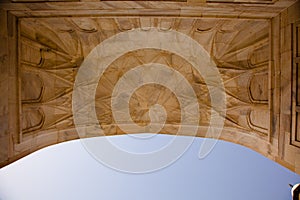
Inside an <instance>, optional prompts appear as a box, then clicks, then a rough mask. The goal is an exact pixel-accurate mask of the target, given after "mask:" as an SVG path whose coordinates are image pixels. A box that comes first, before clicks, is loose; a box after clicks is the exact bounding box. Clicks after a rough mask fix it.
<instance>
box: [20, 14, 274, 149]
mask: <svg viewBox="0 0 300 200" xmlns="http://www.w3.org/2000/svg"><path fill="white" fill-rule="evenodd" d="M149 27H152V28H156V29H158V30H160V31H168V30H175V31H178V32H180V33H183V34H186V35H188V36H189V37H191V38H193V39H194V40H195V41H196V42H197V43H199V44H200V45H201V46H203V47H204V49H205V50H206V51H207V52H208V53H209V54H210V57H211V59H212V60H213V61H214V62H215V63H216V65H217V67H218V69H219V73H220V75H221V78H222V79H223V83H224V86H225V92H226V101H227V103H226V107H227V110H226V115H225V116H224V120H225V126H224V131H223V132H224V134H225V135H224V136H223V139H226V140H230V141H231V140H237V141H236V142H240V143H243V141H242V140H240V139H238V138H239V137H237V138H232V136H230V134H231V132H232V131H235V132H238V133H240V134H241V135H244V136H247V135H249V136H250V135H253V134H254V135H256V136H257V137H259V138H261V139H262V141H263V140H265V141H266V142H268V136H269V134H270V132H269V127H270V124H269V121H270V120H269V119H270V111H269V92H268V91H269V85H268V84H269V83H268V82H269V76H268V73H269V51H270V49H269V41H270V40H269V37H270V36H269V23H268V22H267V21H262V20H259V21H256V20H245V19H193V18H157V17H142V18H88V17H78V18H23V19H21V20H20V25H19V29H20V36H19V46H20V55H19V57H20V65H19V71H20V83H19V84H20V91H21V93H20V100H21V110H20V111H21V112H20V122H21V128H22V131H21V134H20V137H21V140H20V141H21V143H22V141H23V142H24V141H26V140H27V139H30V138H31V139H32V137H34V135H35V134H41V133H46V132H47V133H52V134H57V133H58V132H59V131H62V130H71V129H74V122H73V117H72V116H73V113H72V91H73V85H74V81H75V78H76V73H77V71H78V68H79V67H80V65H81V63H82V61H83V60H84V58H85V57H86V56H87V55H88V54H89V53H90V52H91V50H92V49H93V48H94V47H96V46H97V45H98V44H100V43H101V42H103V41H105V40H106V39H108V38H110V37H111V36H113V35H115V34H117V33H120V32H124V31H128V30H133V29H137V28H140V29H141V30H143V31H148V30H149ZM253 27H255V29H253ZM147 63H160V64H163V65H166V66H168V67H171V68H173V69H175V70H176V71H178V72H179V73H180V74H182V75H183V76H184V77H185V78H186V79H187V80H188V82H189V84H190V85H192V87H193V89H194V91H195V93H196V95H197V98H198V103H199V108H200V113H199V114H200V121H199V123H198V125H199V127H208V125H209V123H210V118H211V113H210V109H211V102H210V96H209V93H208V89H207V85H206V83H205V81H204V79H203V77H202V75H201V74H199V73H198V72H197V71H195V70H194V69H193V67H192V66H191V64H190V63H189V62H188V61H187V60H185V59H183V58H182V57H180V55H176V54H174V53H171V52H167V51H161V50H156V49H144V50H139V51H133V52H128V53H127V54H124V55H123V56H121V57H119V58H118V59H116V60H115V61H114V62H113V63H111V64H110V66H109V67H108V68H107V70H106V71H105V72H104V74H103V75H102V77H100V79H99V82H98V87H97V92H96V96H95V98H96V104H95V108H96V112H97V117H98V121H99V124H100V125H101V126H102V128H103V130H104V131H105V134H107V135H112V134H121V133H124V132H122V131H121V130H120V129H119V128H118V124H116V123H115V121H114V118H113V115H112V109H111V98H112V91H113V89H114V87H115V85H116V83H117V82H118V80H119V79H120V78H121V77H122V76H123V75H124V74H125V73H126V72H127V71H128V70H130V69H132V68H135V67H137V66H139V65H144V64H147ZM166 78H170V77H166ZM155 104H160V105H162V106H164V108H165V109H166V112H167V114H168V115H167V116H168V117H167V120H166V124H165V125H164V128H163V129H162V130H161V133H169V134H176V131H177V129H178V125H179V124H180V117H179V116H180V113H181V110H180V106H179V103H178V101H177V99H176V98H175V96H174V94H172V92H171V91H169V90H168V89H167V88H164V87H162V86H160V85H155V84H154V85H153V84H150V85H146V86H144V87H141V88H139V89H138V90H137V91H135V93H134V94H133V96H132V97H131V100H130V102H129V107H130V114H131V118H132V119H133V121H134V122H135V123H137V124H139V125H141V126H143V125H146V124H147V123H149V118H148V111H149V108H150V107H151V106H152V105H155ZM191 120H193V119H191ZM124 123H129V121H128V122H124ZM202 132H203V131H201V130H199V133H198V134H199V136H202V134H203V133H202ZM75 133H76V131H75ZM226 134H228V135H226ZM247 137H248V136H247ZM16 141H18V140H16ZM49 144H50V143H49Z"/></svg>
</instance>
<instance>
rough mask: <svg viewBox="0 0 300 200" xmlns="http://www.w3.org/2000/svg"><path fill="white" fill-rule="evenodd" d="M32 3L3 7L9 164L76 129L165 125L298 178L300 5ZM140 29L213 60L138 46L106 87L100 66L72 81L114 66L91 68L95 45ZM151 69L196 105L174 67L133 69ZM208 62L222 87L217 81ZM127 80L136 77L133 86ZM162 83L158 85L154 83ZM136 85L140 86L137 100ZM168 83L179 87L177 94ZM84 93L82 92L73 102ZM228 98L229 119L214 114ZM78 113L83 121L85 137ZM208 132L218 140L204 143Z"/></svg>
mask: <svg viewBox="0 0 300 200" xmlns="http://www.w3.org/2000/svg"><path fill="white" fill-rule="evenodd" d="M26 2H29V3H26ZM26 2H24V1H22V0H14V1H13V2H11V3H1V4H0V16H1V17H0V20H1V21H0V23H1V27H4V28H3V29H1V30H0V40H1V41H0V42H1V46H0V69H1V74H0V81H1V82H0V83H1V85H0V92H1V99H0V108H1V110H0V120H1V122H0V130H1V133H0V150H1V151H0V152H1V153H0V165H1V166H4V165H7V164H8V163H10V162H12V161H14V160H16V159H19V158H21V157H23V156H25V155H27V154H29V153H31V152H33V151H35V150H37V149H40V148H43V147H45V146H48V145H51V144H56V143H59V142H64V141H68V140H72V139H77V138H79V136H81V137H83V136H82V135H80V134H79V132H78V130H79V129H80V130H81V129H82V130H85V131H86V132H87V134H86V135H84V137H94V136H101V135H117V134H125V133H139V132H142V131H143V132H152V131H153V132H156V130H157V129H158V128H161V129H160V131H159V132H160V133H162V134H177V132H178V131H179V130H181V129H184V130H187V132H184V133H181V134H184V135H191V132H192V131H193V130H195V126H196V127H197V129H196V130H197V131H196V135H197V136H199V137H214V138H220V139H222V140H226V141H230V142H234V143H237V144H241V145H244V146H246V147H249V148H251V149H253V150H255V151H257V152H259V153H261V154H262V155H264V156H266V157H268V158H270V159H273V160H274V161H276V162H278V163H279V164H281V165H284V166H285V167H288V168H289V169H291V170H293V171H296V172H297V173H299V162H300V161H299V160H300V158H299V155H300V154H299V151H300V145H299V143H300V134H299V133H298V132H299V128H300V120H299V119H300V117H299V115H300V114H299V112H300V109H299V106H300V105H299V101H300V95H299V94H300V92H299V87H298V86H299V84H300V81H299V80H298V79H299V73H297V71H296V69H295V68H296V67H297V62H298V61H299V52H296V51H297V49H300V46H299V45H300V44H299V42H298V41H296V39H295V35H297V34H298V35H299V30H298V29H297V27H299V20H300V18H299V12H298V9H297V8H299V5H300V3H299V1H294V0H292V1H291V0H278V1H268V0H261V1H257V0H236V1H222V2H221V1H218V0H212V1H202V0H191V1H187V2H181V1H172V2H166V1H161V2H159V1H153V2H152V1H145V2H134V1H116V2H113V3H109V2H106V1H100V2H99V1H92V0H85V1H78V2H75V1H72V0H69V1H68V0H65V1H63V0H62V2H51V1H50V2H42V1H39V3H34V4H33V3H30V2H31V1H26ZM32 2H34V0H32ZM137 29H141V31H142V32H143V31H144V33H146V32H147V31H151V30H152V29H155V30H157V31H158V32H162V33H170V32H172V31H175V32H178V33H180V34H184V35H186V36H188V37H189V38H192V39H193V40H194V41H195V42H196V44H198V45H199V46H201V48H202V47H203V52H205V51H206V52H207V54H206V53H203V54H196V53H195V52H196V49H193V46H189V47H188V48H187V47H185V45H184V44H186V43H187V41H181V40H180V39H177V38H175V39H174V40H173V41H172V40H170V39H168V38H167V39H166V40H165V41H164V42H167V43H176V44H178V45H179V46H182V47H185V48H184V49H182V52H178V53H174V52H172V51H168V50H166V49H155V48H145V49H135V50H132V51H130V52H127V53H125V54H122V55H120V56H119V57H117V58H115V59H113V62H111V63H109V65H108V66H106V69H105V70H104V72H103V74H101V77H99V80H98V79H97V78H94V76H92V75H93V74H97V73H98V71H97V69H96V68H93V67H90V68H89V69H88V70H87V71H84V72H81V73H85V74H84V75H85V77H87V78H88V77H91V79H92V80H90V82H84V81H82V80H77V79H76V75H78V71H79V69H80V68H79V67H80V66H81V65H82V64H83V62H86V63H85V64H86V65H90V66H98V65H99V63H101V62H103V61H104V60H109V59H110V58H109V57H103V56H102V55H104V53H105V52H98V53H97V56H96V57H93V58H92V59H89V57H88V55H89V54H90V53H91V51H92V50H93V49H94V48H95V47H96V46H97V45H99V44H104V41H106V39H108V38H112V37H114V36H116V35H117V34H119V33H124V32H127V31H132V30H137ZM297 31H298V32H297ZM133 39H134V38H122V39H120V40H118V41H116V42H115V43H114V44H113V46H110V47H109V49H107V51H111V52H116V54H117V53H118V52H122V50H124V48H126V46H125V47H124V45H123V44H129V43H128V41H131V40H133ZM150 39H151V38H145V43H147V44H151V43H156V42H157V41H155V40H153V41H150ZM152 39H153V38H152ZM157 39H159V38H157ZM298 40H299V39H298ZM2 44H3V45H2ZM134 45H135V44H132V46H134ZM163 45H164V44H162V46H163ZM166 46H168V45H166ZM169 46H170V45H169ZM292 46H293V48H292ZM181 53H182V54H181ZM180 54H181V55H180ZM183 54H184V55H185V56H183ZM105 55H106V54H105ZM186 55H188V56H186ZM205 55H206V56H205ZM208 56H209V58H210V59H207V58H208ZM198 59H202V61H203V62H201V63H200V65H201V67H202V68H203V69H206V70H204V71H202V73H200V72H199V71H198V70H196V69H195V67H194V66H193V64H194V63H197V62H198ZM293 62H294V63H293ZM151 63H152V64H153V63H155V64H156V65H159V66H161V67H162V66H164V67H166V69H172V70H174V71H176V72H178V73H179V74H180V75H181V76H182V77H183V78H184V79H185V80H186V83H187V84H188V85H190V86H191V88H192V90H193V92H194V94H195V96H193V93H192V92H190V91H189V90H188V89H186V88H185V87H184V86H183V85H184V84H185V82H184V81H183V80H182V79H181V78H179V77H180V76H178V75H176V74H175V72H172V70H165V71H161V72H160V73H157V72H156V71H155V70H154V71H153V70H151V68H149V69H148V71H147V70H144V71H143V73H138V72H137V71H134V69H135V68H137V67H139V66H148V65H149V66H150V65H151ZM212 63H215V65H216V69H217V71H218V73H219V75H220V77H221V79H222V84H223V85H224V89H222V88H221V87H219V85H218V82H216V81H215V79H216V77H215V72H216V71H215V70H214V69H213V68H212V66H213V65H212ZM205 64H207V66H204V65H205ZM99 66H100V65H99ZM205 67H206V68H205ZM129 72H130V73H138V74H137V75H136V76H133V77H131V78H127V79H126V75H128V73H129ZM155 78H156V79H155ZM154 79H155V83H149V81H152V80H154ZM162 80H163V81H162ZM75 81H78V85H76V84H75ZM119 81H123V82H124V85H121V86H120V88H122V90H121V91H117V87H116V85H117V84H118V82H119ZM139 81H141V82H142V83H143V85H142V86H141V87H138V88H137V89H136V90H134V91H132V90H131V89H130V88H131V87H133V86H134V85H135V84H136V82H139ZM147 81H148V82H147ZM158 83H160V84H158ZM162 83H164V84H166V85H167V84H169V85H172V86H174V88H175V89H174V91H173V90H172V89H170V88H168V87H166V86H164V85H163V84H162ZM126 84H127V85H126ZM75 86H76V87H78V88H74V87H75ZM93 88H96V91H95V95H94V96H92V98H94V99H95V106H94V107H93V101H88V102H85V103H84V104H80V105H79V104H76V103H75V104H74V105H72V100H73V99H74V98H80V99H85V96H88V95H91V93H93V92H94V91H93ZM77 89H78V90H79V92H80V93H79V94H80V95H78V96H76V97H74V90H77ZM116 91H117V92H116ZM118 92H119V93H120V94H122V95H124V98H123V100H124V99H129V100H128V102H125V103H127V104H128V105H127V104H126V105H127V107H128V109H129V115H130V117H129V118H128V113H127V111H126V109H123V107H122V106H124V102H122V99H121V100H118V102H117V103H116V104H112V100H113V99H114V98H115V97H116V96H114V95H118V94H119V93H118ZM211 93H212V94H211ZM220 94H224V95H226V110H225V109H223V108H216V107H214V106H213V103H214V102H215V101H216V99H218V98H220V99H221V98H222V95H221V96H218V95H220ZM128 96H130V98H128ZM125 97H126V98H125ZM194 98H196V99H194ZM181 100H183V101H182V102H181ZM194 100H195V101H194ZM73 102H74V101H73ZM112 105H115V106H116V107H120V110H117V113H118V115H119V116H120V119H122V120H121V121H117V120H116V117H115V116H114V113H113V112H114V110H113V108H112ZM157 105H160V106H157ZM181 106H183V107H182V108H183V109H181ZM162 107H163V108H164V109H162ZM72 109H73V110H72ZM151 109H152V110H151ZM74 110H75V111H76V112H79V113H84V114H86V116H85V117H82V118H80V119H79V121H80V125H79V126H78V127H77V128H78V129H77V130H76V127H75V122H74V113H73V112H74ZM195 110H198V111H197V114H196V115H199V119H198V118H197V117H196V115H195V113H194V112H193V111H195ZM93 113H96V114H95V115H96V119H97V120H96V122H95V120H93V119H94V115H93ZM149 113H150V114H149ZM153 113H154V114H155V113H156V114H157V115H153ZM164 115H166V117H165V118H164ZM214 119H222V121H224V126H222V127H218V126H219V124H218V123H219V121H217V120H215V121H212V122H211V120H214ZM151 120H152V121H151ZM162 121H165V122H164V123H163V122H162ZM210 123H212V124H210ZM209 125H211V126H213V127H214V128H215V129H216V130H219V129H221V131H222V134H221V135H220V136H219V135H218V134H216V133H215V132H212V133H211V134H206V132H207V130H209V129H208V127H209ZM99 128H100V129H101V131H100V132H99ZM78 134H79V135H78Z"/></svg>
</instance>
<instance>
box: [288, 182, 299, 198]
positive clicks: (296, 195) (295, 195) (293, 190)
mask: <svg viewBox="0 0 300 200" xmlns="http://www.w3.org/2000/svg"><path fill="white" fill-rule="evenodd" d="M289 186H290V187H291V194H292V200H299V199H300V183H297V184H295V185H292V184H289Z"/></svg>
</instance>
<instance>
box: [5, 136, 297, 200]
mask: <svg viewBox="0 0 300 200" xmlns="http://www.w3.org/2000/svg"><path fill="white" fill-rule="evenodd" d="M172 138H173V136H169V135H155V137H152V138H151V139H148V140H147V139H137V138H134V137H129V136H127V135H121V136H113V137H111V138H110V140H111V141H112V142H113V143H114V144H115V145H117V146H119V147H121V148H123V149H126V150H127V151H131V152H141V153H144V152H149V151H153V150H155V149H158V148H159V147H163V146H164V145H165V144H167V143H168V142H169V141H170V140H171V139H172ZM102 139H103V138H101V137H100V138H95V140H102ZM202 142H203V139H202V138H195V140H194V142H193V144H192V145H191V147H190V148H189V149H188V150H187V151H186V152H185V153H184V154H183V156H181V157H180V158H179V159H178V160H177V161H176V162H174V163H173V164H171V165H170V166H167V167H165V168H163V169H160V170H157V171H154V172H151V173H144V174H143V173H142V174H131V173H124V172H120V171H116V170H114V169H111V168H109V167H107V166H105V165H103V164H101V162H99V161H97V160H96V159H94V157H92V156H91V155H90V154H89V153H88V152H87V151H86V149H85V148H84V147H83V145H82V143H81V141H80V140H75V141H70V142H65V143H61V144H58V145H53V146H50V147H48V148H44V149H42V150H40V151H37V152H35V153H33V154H31V155H29V156H27V157H25V158H23V159H21V160H19V161H17V162H15V163H13V164H11V165H8V166H6V167H4V168H2V169H0V199H2V200H5V199H9V200H27V199H28V200H35V199H36V200H40V199H43V200H47V199H49V200H50V199H51V200H54V199H73V200H77V199H78V200H79V199H112V200H114V199H149V200H150V199H151V200H152V199H172V200H174V199H189V200H191V199H197V200H201V199H204V200H217V199H218V200H219V199H222V200H235V199H237V200H241V199H243V200H248V199H249V200H254V199H255V200H260V199H262V200H277V199H278V200H282V199H291V195H290V187H289V186H288V184H289V183H291V184H295V183H296V182H300V176H299V175H297V174H295V173H293V172H291V171H289V170H288V169H286V168H284V167H282V166H280V165H278V164H277V163H275V162H273V161H271V160H269V159H268V158H265V157H263V156H261V155H260V154H258V153H256V152H254V151H252V150H250V149H248V148H245V147H243V146H240V145H236V144H232V143H229V142H224V141H219V142H218V143H217V145H216V146H215V148H214V149H213V151H212V152H211V153H210V154H209V155H208V156H207V157H205V158H204V159H199V158H198V153H199V149H200V145H201V143H202ZM123 162H129V161H128V160H124V161H123Z"/></svg>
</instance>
